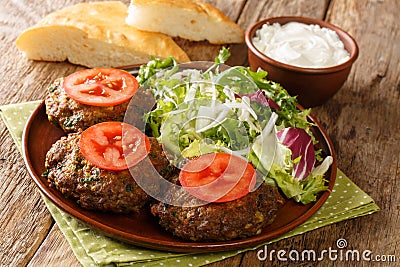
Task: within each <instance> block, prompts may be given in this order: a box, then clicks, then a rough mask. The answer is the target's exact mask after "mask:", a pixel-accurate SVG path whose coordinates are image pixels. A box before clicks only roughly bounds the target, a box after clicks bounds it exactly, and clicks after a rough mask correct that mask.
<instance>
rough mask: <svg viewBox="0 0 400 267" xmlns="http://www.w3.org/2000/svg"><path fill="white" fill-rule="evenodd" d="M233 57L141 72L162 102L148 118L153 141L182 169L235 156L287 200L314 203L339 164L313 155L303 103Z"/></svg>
mask: <svg viewBox="0 0 400 267" xmlns="http://www.w3.org/2000/svg"><path fill="white" fill-rule="evenodd" d="M229 56H230V52H229V50H228V49H225V48H224V49H222V50H221V51H220V54H219V55H218V57H217V58H216V59H215V62H213V63H210V62H197V63H189V64H180V65H179V64H178V63H177V62H176V61H175V60H174V59H173V58H172V57H170V58H167V59H164V60H160V59H157V58H152V60H151V61H150V62H149V63H148V64H146V65H143V66H141V68H140V70H139V74H138V77H137V79H138V80H139V82H140V83H141V84H142V86H143V88H145V90H150V91H151V92H152V94H153V96H154V98H155V99H156V106H155V107H154V108H153V109H152V110H151V111H150V112H149V113H147V114H145V121H146V125H147V126H148V127H149V128H150V131H151V134H152V135H153V136H154V137H156V138H158V140H159V141H160V142H161V143H162V145H163V147H164V149H165V150H166V154H167V156H168V158H169V159H170V161H171V162H172V163H174V164H176V166H180V164H182V163H184V162H185V161H187V160H188V159H190V158H193V157H198V156H200V155H202V154H206V153H211V152H227V153H232V154H233V155H237V156H239V157H242V158H245V159H246V160H248V161H249V162H251V163H252V164H253V166H254V167H255V168H256V169H257V170H258V171H259V172H260V173H261V174H262V176H263V177H264V181H265V182H266V183H269V184H273V185H276V186H278V187H279V188H280V189H281V191H282V192H283V193H284V195H285V196H286V197H287V198H293V199H294V200H296V201H297V202H301V203H303V204H307V203H310V202H313V201H315V200H316V196H317V194H318V193H319V192H321V191H325V190H327V188H328V187H327V186H326V185H325V180H324V178H323V176H324V174H325V173H326V172H327V171H328V169H329V167H330V165H331V164H332V157H330V156H328V157H326V158H325V159H322V158H321V156H320V151H318V150H317V151H315V150H314V144H315V143H317V141H316V139H315V138H314V136H313V134H312V132H311V131H310V127H311V126H313V125H312V123H310V122H309V121H308V120H307V115H309V114H310V110H309V109H305V110H300V109H298V108H297V106H296V105H297V100H296V98H295V97H292V96H290V95H289V94H288V93H287V91H286V90H285V89H283V88H282V87H281V86H280V85H279V84H278V83H275V82H273V81H269V80H267V79H266V76H267V72H265V71H262V70H258V71H257V72H253V71H251V70H250V69H249V68H246V67H242V66H235V67H228V66H226V65H224V62H225V61H226V60H227V59H228V58H229ZM318 161H322V163H321V164H319V165H318V166H316V162H318Z"/></svg>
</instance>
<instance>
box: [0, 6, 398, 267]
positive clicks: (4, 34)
mask: <svg viewBox="0 0 400 267" xmlns="http://www.w3.org/2000/svg"><path fill="white" fill-rule="evenodd" d="M77 2H80V1H78V0H60V1H39V2H35V1H27V0H13V1H6V2H5V3H4V4H3V6H2V8H1V9H0V17H1V21H0V37H1V40H2V46H0V53H1V54H2V64H0V80H1V81H2V83H1V84H2V85H1V87H0V93H1V98H0V103H1V104H4V103H16V102H22V101H26V100H33V99H39V98H42V97H43V96H44V94H45V87H44V86H43V84H50V83H51V81H52V80H54V79H55V78H57V77H59V76H63V75H65V74H67V73H71V72H73V71H74V70H76V69H78V68H79V67H77V66H74V65H72V64H69V63H52V64H48V63H45V62H32V61H29V60H26V59H25V58H24V57H23V56H22V55H21V54H20V53H19V52H18V51H17V49H16V47H15V45H14V41H15V38H16V37H17V35H18V34H19V33H20V32H18V31H16V30H15V29H18V30H21V29H24V28H26V27H28V26H30V25H33V24H34V23H35V22H36V21H38V20H39V19H40V18H41V17H43V16H44V15H45V14H47V13H49V12H51V11H53V10H55V9H58V8H61V7H63V6H65V5H69V4H73V3H77ZM124 2H126V3H127V2H129V1H124ZM207 2H211V3H215V4H216V6H217V7H218V8H220V9H221V10H222V11H223V12H224V13H225V14H227V15H228V16H229V17H230V18H231V19H233V20H235V21H238V23H239V25H240V26H241V27H242V28H244V29H246V28H247V27H248V26H250V25H251V24H252V23H254V22H255V21H256V20H258V19H261V18H264V17H270V16H279V15H303V16H310V17H315V18H323V17H325V16H326V18H327V20H328V21H330V22H332V23H334V24H336V25H338V26H340V27H341V28H343V29H345V30H348V31H349V32H350V33H351V34H352V35H353V36H354V37H355V38H356V40H357V41H358V43H359V46H360V57H359V59H358V60H357V62H356V64H355V66H354V68H353V70H352V72H351V74H350V77H349V80H348V81H347V82H346V84H345V85H344V87H343V88H342V90H341V91H340V92H339V93H338V94H337V95H336V96H335V97H334V98H333V99H331V100H330V101H329V102H328V103H326V104H325V105H324V106H322V107H318V108H315V109H314V111H313V113H314V115H315V116H316V117H317V118H318V119H319V120H320V121H321V122H322V124H323V125H324V126H325V128H326V130H327V131H328V134H329V135H330V136H331V138H332V140H333V142H334V146H335V148H336V150H337V155H338V158H339V167H340V168H341V169H343V170H344V171H345V173H346V174H348V176H349V177H350V178H351V179H352V180H353V181H354V182H356V183H357V184H358V185H359V186H360V187H361V188H362V189H364V190H365V191H366V192H367V193H369V194H370V195H371V196H372V197H373V198H374V199H375V200H376V201H377V203H378V205H380V207H381V208H382V211H381V212H380V213H378V214H374V215H371V216H369V217H368V218H359V219H354V220H350V221H345V222H341V223H338V224H335V225H332V226H328V227H324V228H322V229H318V230H316V231H312V232H310V233H306V234H303V235H301V236H297V237H294V238H290V239H287V240H282V241H280V242H277V243H274V244H272V245H270V246H269V247H270V249H275V250H279V249H286V250H290V249H314V250H322V249H327V248H329V247H335V242H336V240H337V239H338V238H339V237H345V238H346V239H347V240H348V242H349V245H350V246H351V248H354V249H369V250H371V251H373V252H374V253H376V254H383V253H386V254H390V253H392V254H393V253H395V252H396V251H397V253H398V244H399V237H398V236H400V233H399V227H397V222H398V221H399V219H400V214H399V207H400V206H399V204H398V203H399V200H400V199H399V198H400V196H399V194H398V193H397V190H396V189H397V188H398V180H397V179H398V178H397V177H398V173H399V171H400V169H399V168H400V167H399V166H400V160H399V156H398V155H399V154H400V146H399V145H398V144H399V141H400V124H399V121H398V119H399V118H400V97H399V94H400V89H399V88H400V78H399V75H398V73H399V70H400V62H399V60H398V59H399V58H400V54H399V53H400V49H399V41H400V40H399V36H400V34H399V23H394V22H396V21H397V16H398V14H397V13H398V10H400V6H399V5H400V3H399V1H395V0H392V1H379V0H359V1H352V0H331V1H323V0H322V1H311V0H293V1H291V0H285V1H272V0H266V1H258V0H247V1H244V0H243V1H239V0H235V1H232V2H231V1H229V0H220V1H218V0H207ZM328 2H330V3H329V10H328V12H325V10H326V8H327V7H328ZM239 10H240V12H239ZM239 52H240V53H243V57H244V58H245V55H246V49H245V48H243V47H242V48H241V49H240V50H239ZM243 64H245V62H244V63H243ZM0 143H1V149H0V179H1V181H2V184H1V185H0V192H1V194H0V208H1V210H2V212H1V214H0V225H1V226H2V231H1V232H0V240H1V241H2V242H1V245H0V255H1V257H0V265H5V266H25V265H26V264H29V266H46V265H53V266H54V265H55V264H58V265H62V266H68V265H69V266H79V263H78V262H77V260H76V258H75V256H74V255H73V254H72V251H71V249H70V247H69V244H68V243H67V241H66V240H65V238H64V237H63V235H62V233H61V232H60V230H59V228H58V226H56V225H53V221H52V219H51V217H50V215H49V213H48V211H47V210H46V208H45V206H44V203H43V202H42V201H41V198H40V195H39V193H38V190H37V189H36V188H35V186H34V185H33V183H32V182H31V181H30V179H29V177H28V174H27V172H26V170H25V168H24V166H23V162H22V160H21V156H20V155H19V153H18V151H17V150H16V148H15V146H14V145H13V142H12V140H11V137H10V136H9V134H8V132H7V131H6V129H5V126H4V124H2V123H0ZM49 231H50V232H49ZM42 242H43V243H42ZM60 263H61V264H60ZM287 264H288V263H287V262H280V261H278V260H276V259H275V260H274V261H273V262H270V261H265V262H260V261H259V260H258V259H257V250H255V251H251V252H247V253H245V254H241V255H238V256H236V257H233V258H229V259H226V260H224V261H221V262H217V263H214V264H210V265H209V266H272V265H273V266H287ZM291 264H292V265H293V266H294V265H296V266H298V265H303V266H308V265H309V264H310V263H309V262H302V263H299V262H297V263H291ZM342 264H343V262H331V261H323V262H319V263H318V264H316V266H327V265H329V266H341V265H342ZM313 265H314V264H313Z"/></svg>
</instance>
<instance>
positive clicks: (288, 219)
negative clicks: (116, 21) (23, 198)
mask: <svg viewBox="0 0 400 267" xmlns="http://www.w3.org/2000/svg"><path fill="white" fill-rule="evenodd" d="M125 69H126V70H128V71H130V72H133V73H134V72H135V71H137V67H131V68H125ZM308 119H309V120H310V121H311V122H313V123H314V124H315V125H316V126H314V127H313V128H312V131H313V133H314V135H315V137H316V139H317V140H319V144H318V145H319V148H321V149H322V151H323V156H327V155H331V156H332V157H333V164H332V166H331V167H330V169H329V171H328V172H327V174H326V177H325V179H326V180H327V183H328V186H329V189H330V190H332V188H333V186H334V184H335V179H336V169H337V161H336V156H335V152H334V149H333V145H332V142H331V141H330V139H329V137H328V135H327V134H326V132H325V130H324V129H323V128H322V127H321V125H320V124H319V122H318V121H317V120H316V119H315V118H314V117H313V116H309V117H308ZM63 135H64V133H63V132H62V131H61V130H60V129H59V128H57V127H55V126H54V125H52V124H51V123H49V121H48V120H47V115H46V112H45V105H44V101H43V102H42V103H41V104H40V105H39V106H38V107H37V108H36V109H35V110H34V112H33V113H32V114H31V116H30V117H29V119H28V122H27V125H26V126H25V129H24V132H23V140H22V145H23V147H22V149H23V157H24V161H25V164H26V166H27V169H28V171H29V173H30V175H31V177H32V179H33V181H34V182H35V183H36V185H37V186H38V188H39V189H40V191H41V192H42V193H43V194H44V195H45V196H46V197H47V198H48V199H49V200H50V201H51V202H52V203H54V204H55V205H56V206H57V207H58V208H60V209H61V210H63V211H65V212H67V213H68V214H70V215H72V216H73V217H75V218H77V219H78V220H80V221H82V222H83V223H85V224H87V225H88V226H90V227H92V228H94V229H95V230H97V231H99V232H101V233H103V234H104V235H106V236H109V237H112V238H115V239H117V240H120V241H124V242H127V243H130V244H133V245H136V246H142V247H146V248H150V249H157V250H165V251H171V252H208V251H223V250H234V249H242V248H248V247H255V246H257V245H260V244H261V243H263V242H266V241H268V240H271V239H273V238H276V237H278V236H280V235H282V234H284V233H286V232H288V231H290V230H292V229H294V228H295V227H296V226H298V225H300V224H302V223H303V222H305V221H306V220H307V219H309V218H310V217H311V216H312V215H313V214H314V213H315V212H317V210H318V209H319V208H320V207H321V206H322V204H323V203H324V202H325V201H326V199H327V198H328V196H329V194H330V192H329V191H325V192H323V193H322V194H320V196H319V198H318V200H317V201H316V202H313V203H310V204H307V205H302V204H298V203H296V202H295V201H292V200H290V201H287V202H286V203H285V205H284V206H283V207H282V208H281V209H280V210H279V211H278V213H277V216H276V219H275V221H274V222H273V223H272V224H270V225H269V226H267V227H265V228H264V229H263V231H262V232H261V233H260V234H259V235H256V236H253V237H248V238H244V239H238V240H231V241H220V242H192V241H185V240H181V239H179V238H176V237H174V236H172V235H171V234H170V233H168V232H166V231H165V230H163V229H162V228H161V227H160V226H159V225H158V222H157V220H156V219H155V218H154V217H153V216H152V215H151V213H150V211H149V209H143V210H142V211H141V212H139V213H137V214H128V215H127V214H113V213H107V212H96V211H90V210H86V209H83V208H81V207H80V206H78V205H77V204H76V203H75V202H74V201H72V200H71V199H67V198H65V197H64V196H63V195H62V194H61V193H60V192H58V191H57V190H55V189H54V188H52V187H49V184H48V182H47V180H46V179H45V178H44V177H42V173H43V172H44V171H45V167H44V162H45V157H46V153H47V151H48V150H49V149H50V147H51V145H52V144H53V143H55V142H56V141H57V140H58V139H59V138H61V137H62V136H63ZM232 219H234V218H232Z"/></svg>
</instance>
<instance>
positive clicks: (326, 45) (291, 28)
mask: <svg viewBox="0 0 400 267" xmlns="http://www.w3.org/2000/svg"><path fill="white" fill-rule="evenodd" d="M253 43H254V46H255V47H256V48H257V49H258V50H260V51H261V52H263V53H264V54H265V55H267V56H268V57H270V58H273V59H275V60H277V61H280V62H282V63H286V64H289V65H294V66H299V67H305V68H326V67H332V66H336V65H339V64H341V63H343V62H345V61H346V60H348V59H349V57H350V55H349V52H348V51H347V50H346V49H345V48H344V45H343V42H342V41H341V40H340V39H339V37H338V35H337V34H336V32H335V31H333V30H330V29H328V28H321V27H320V26H319V25H314V24H313V25H308V24H304V23H299V22H289V23H286V24H284V25H283V26H281V25H280V24H278V23H274V24H272V25H271V24H264V25H263V26H262V27H261V29H259V30H257V31H256V34H255V36H254V38H253Z"/></svg>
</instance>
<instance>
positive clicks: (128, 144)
mask: <svg viewBox="0 0 400 267" xmlns="http://www.w3.org/2000/svg"><path fill="white" fill-rule="evenodd" d="M79 148H80V151H81V153H82V154H83V156H84V157H85V158H86V159H87V160H89V161H90V162H91V163H93V164H94V165H96V166H97V167H99V168H101V169H105V170H113V171H120V170H125V169H127V168H129V167H132V166H134V165H136V164H137V163H139V162H140V161H141V160H142V159H144V158H145V157H146V156H147V154H148V152H149V151H150V141H149V139H148V137H147V136H146V135H145V134H144V133H142V132H141V131H140V130H139V129H137V128H136V127H134V126H132V125H130V124H126V123H123V122H103V123H99V124H95V125H93V126H91V127H89V128H87V129H86V130H85V131H83V132H82V134H81V139H80V141H79Z"/></svg>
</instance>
